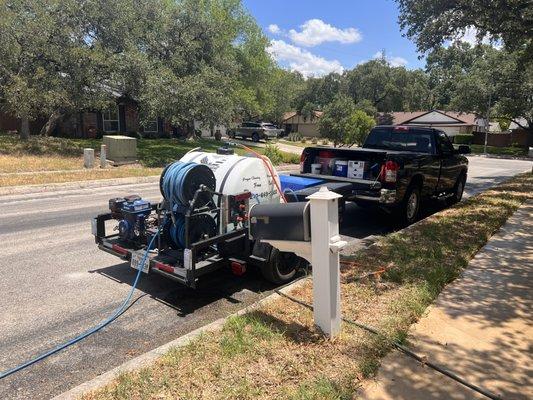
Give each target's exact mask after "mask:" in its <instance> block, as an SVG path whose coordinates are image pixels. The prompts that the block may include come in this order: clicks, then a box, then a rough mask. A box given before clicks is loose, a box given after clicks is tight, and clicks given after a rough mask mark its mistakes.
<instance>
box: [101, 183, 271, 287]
mask: <svg viewBox="0 0 533 400" xmlns="http://www.w3.org/2000/svg"><path fill="white" fill-rule="evenodd" d="M214 194H217V193H214ZM225 197H226V199H225V201H224V203H225V204H226V205H229V206H230V207H233V208H236V207H237V208H241V206H242V209H241V210H240V211H241V214H242V217H244V214H245V213H247V212H248V209H249V201H248V200H249V198H250V193H249V192H248V193H243V194H241V195H237V196H225ZM161 207H162V203H159V204H154V205H151V206H150V209H151V215H155V218H156V219H155V220H154V222H156V221H157V222H156V223H154V225H153V226H152V228H148V231H147V235H146V238H145V240H143V241H128V240H124V239H123V238H121V237H120V234H119V233H113V234H107V233H106V226H105V225H106V224H105V222H106V221H110V220H116V218H117V215H116V213H113V212H109V213H105V214H99V215H97V216H96V217H95V218H94V219H93V234H94V236H95V241H96V244H97V245H98V248H99V249H100V250H103V251H105V252H107V253H109V254H112V255H114V256H116V257H119V258H121V259H122V260H124V261H129V262H130V266H131V267H132V268H134V269H136V270H138V269H142V271H143V272H144V273H147V274H148V273H150V272H154V273H156V274H159V275H163V276H165V277H167V278H170V279H172V280H174V281H177V282H179V283H182V284H184V285H186V286H189V287H192V288H195V287H196V285H197V282H198V279H199V278H200V277H201V276H203V275H205V274H208V273H210V272H213V271H215V270H217V269H219V268H222V267H225V266H227V265H228V264H229V265H230V266H231V268H232V271H233V272H234V273H235V274H237V275H240V274H243V273H244V272H245V271H246V265H247V264H248V263H249V261H250V257H251V255H252V254H251V243H250V240H249V237H248V226H247V224H246V225H242V226H241V227H237V228H236V229H234V230H232V231H229V232H224V233H218V234H216V235H215V236H212V237H200V238H199V240H197V241H194V242H192V243H187V244H186V247H185V248H183V249H175V248H172V247H171V246H169V244H168V243H166V241H167V240H168V238H167V237H166V235H167V234H166V233H162V234H160V235H158V237H157V238H156V245H155V246H153V247H154V248H153V249H150V251H149V253H148V256H147V257H146V260H145V262H144V263H143V264H141V262H142V260H143V258H144V255H145V252H146V246H147V245H148V242H149V240H150V239H151V237H152V235H154V234H155V233H156V231H157V228H158V227H162V224H163V219H162V217H161V214H160V213H158V210H160V209H161ZM228 210H229V208H227V207H225V208H221V207H213V208H204V209H199V210H194V208H193V207H191V208H190V209H189V210H188V211H189V212H188V213H187V214H186V216H185V224H186V227H185V236H186V237H187V238H190V237H191V232H190V229H191V225H192V224H193V223H194V219H195V218H196V217H198V216H201V215H205V213H206V212H209V213H217V215H219V216H220V214H221V212H222V211H224V212H226V214H228ZM228 219H229V218H227V217H226V218H225V219H224V218H220V221H221V222H222V221H223V220H226V221H227V220H228ZM220 225H221V224H218V225H217V229H218V230H220ZM163 229H164V228H163ZM222 248H224V249H225V252H223V255H222V254H221V252H220V249H222ZM232 256H234V257H232ZM236 257H239V258H236ZM265 261H266V260H264V259H261V258H258V257H256V258H255V259H254V262H255V263H258V262H265Z"/></svg>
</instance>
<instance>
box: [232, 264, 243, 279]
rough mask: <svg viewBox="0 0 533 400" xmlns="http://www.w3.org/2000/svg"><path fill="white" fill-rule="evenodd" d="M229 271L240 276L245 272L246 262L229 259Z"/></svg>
mask: <svg viewBox="0 0 533 400" xmlns="http://www.w3.org/2000/svg"><path fill="white" fill-rule="evenodd" d="M231 272H232V273H233V275H237V276H242V275H244V273H245V272H246V263H240V262H238V261H231Z"/></svg>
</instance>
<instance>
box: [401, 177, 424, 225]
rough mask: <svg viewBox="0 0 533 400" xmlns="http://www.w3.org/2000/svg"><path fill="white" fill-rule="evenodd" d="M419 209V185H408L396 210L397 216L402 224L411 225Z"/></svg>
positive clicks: (415, 219) (416, 217)
mask: <svg viewBox="0 0 533 400" xmlns="http://www.w3.org/2000/svg"><path fill="white" fill-rule="evenodd" d="M419 211H420V187H419V186H418V185H412V186H409V188H408V189H407V192H406V193H405V196H404V198H403V200H402V203H401V204H400V208H399V210H398V218H399V220H400V223H401V224H402V225H405V226H407V225H411V224H412V223H414V222H416V221H417V219H418V214H419Z"/></svg>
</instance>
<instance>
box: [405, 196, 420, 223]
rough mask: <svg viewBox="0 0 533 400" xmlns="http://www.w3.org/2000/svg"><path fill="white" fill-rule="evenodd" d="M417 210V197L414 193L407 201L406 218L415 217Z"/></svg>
mask: <svg viewBox="0 0 533 400" xmlns="http://www.w3.org/2000/svg"><path fill="white" fill-rule="evenodd" d="M417 208H418V196H417V194H416V192H413V193H411V195H410V196H409V200H408V201H407V218H408V219H413V218H414V217H415V215H416V209H417Z"/></svg>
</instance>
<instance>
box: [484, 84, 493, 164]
mask: <svg viewBox="0 0 533 400" xmlns="http://www.w3.org/2000/svg"><path fill="white" fill-rule="evenodd" d="M491 102H492V88H491V89H490V91H489V106H488V107H487V116H486V119H485V146H484V148H483V153H485V156H486V155H487V141H488V139H489V129H490V103H491Z"/></svg>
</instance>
